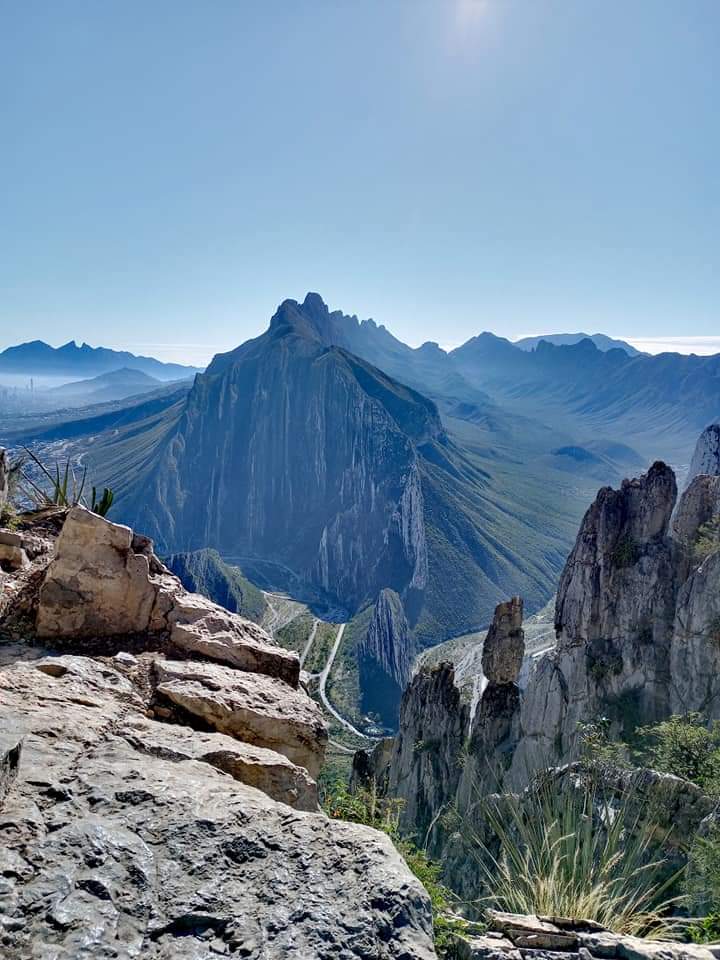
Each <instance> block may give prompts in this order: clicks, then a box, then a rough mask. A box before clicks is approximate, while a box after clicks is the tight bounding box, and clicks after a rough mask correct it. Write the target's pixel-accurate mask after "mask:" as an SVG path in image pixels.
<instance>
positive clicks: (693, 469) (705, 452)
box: [686, 423, 720, 486]
mask: <svg viewBox="0 0 720 960" xmlns="http://www.w3.org/2000/svg"><path fill="white" fill-rule="evenodd" d="M701 474H708V475H709V476H711V477H716V476H718V475H719V474H720V423H711V424H710V426H709V427H706V428H705V429H704V430H703V432H702V433H701V434H700V437H699V439H698V442H697V444H696V445H695V452H694V453H693V458H692V460H691V461H690V469H689V470H688V475H687V480H686V484H687V485H688V486H689V485H690V484H691V483H692V481H693V480H694V479H695V477H697V476H700V475H701Z"/></svg>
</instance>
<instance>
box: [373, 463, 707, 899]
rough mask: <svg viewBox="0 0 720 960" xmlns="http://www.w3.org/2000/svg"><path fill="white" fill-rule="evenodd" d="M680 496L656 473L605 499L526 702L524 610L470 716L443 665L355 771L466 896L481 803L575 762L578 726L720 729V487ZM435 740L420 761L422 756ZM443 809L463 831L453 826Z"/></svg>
mask: <svg viewBox="0 0 720 960" xmlns="http://www.w3.org/2000/svg"><path fill="white" fill-rule="evenodd" d="M676 497H677V487H676V481H675V476H674V473H673V471H672V470H671V469H670V467H668V466H667V465H665V464H664V463H659V462H658V463H655V464H653V466H652V467H651V468H650V469H649V470H648V472H647V473H646V474H644V475H642V476H641V477H638V478H636V479H633V480H626V481H624V482H623V484H622V485H621V487H620V488H619V489H611V488H609V487H605V488H603V489H601V490H600V491H599V493H598V495H597V498H596V499H595V501H594V502H593V504H592V505H591V506H590V508H589V509H588V511H587V513H586V515H585V517H584V519H583V521H582V524H581V527H580V530H579V533H578V536H577V540H576V543H575V546H574V547H573V550H572V551H571V553H570V556H569V557H568V560H567V563H566V565H565V569H564V571H563V573H562V576H561V578H560V585H559V589H558V595H557V603H556V613H555V628H556V632H557V645H556V647H555V648H554V649H553V650H551V651H549V652H548V653H545V654H544V655H542V656H541V657H539V658H538V659H537V660H536V661H535V663H534V665H533V667H532V668H531V671H530V674H529V677H528V679H527V683H526V685H525V687H524V689H523V690H522V691H520V689H519V687H518V686H517V679H518V671H519V669H520V667H519V665H520V664H521V663H522V651H523V638H522V626H521V624H522V604H521V601H520V600H519V598H516V599H514V600H512V601H508V602H506V603H504V604H500V605H499V606H498V607H497V609H496V613H495V619H494V621H493V624H492V626H491V629H490V631H489V632H488V635H487V637H486V639H485V647H484V650H483V655H482V662H483V671H484V673H485V675H486V680H487V685H486V686H485V688H484V690H483V691H482V694H481V696H480V699H479V702H478V704H477V709H476V710H475V712H474V714H473V713H472V712H471V710H470V705H469V704H465V703H463V702H462V699H461V696H460V691H459V689H458V688H457V687H456V685H455V682H454V674H453V671H452V669H451V665H450V664H444V665H442V667H441V668H437V669H436V670H435V671H433V672H431V673H424V672H419V673H418V674H416V675H415V676H414V677H413V679H412V682H411V683H410V685H409V686H408V688H407V690H406V692H405V695H404V697H403V702H402V708H401V720H400V724H401V726H400V733H399V734H398V736H397V737H396V738H395V739H394V741H386V742H383V744H381V745H379V746H378V747H377V748H376V750H375V752H374V754H373V756H372V757H371V758H370V759H369V760H367V758H366V759H365V761H364V764H363V763H360V764H359V767H362V766H363V765H364V768H365V775H366V776H367V775H369V774H372V773H375V774H376V776H378V777H379V782H380V784H381V785H382V787H383V788H384V789H386V790H387V791H388V793H389V794H390V793H391V792H392V791H394V792H393V793H392V795H393V796H399V797H400V798H402V799H407V801H408V807H407V810H406V814H405V816H406V820H405V826H406V828H407V829H409V830H412V829H414V830H415V831H416V833H417V836H418V837H421V838H423V842H425V837H426V834H427V833H428V831H430V839H429V841H428V843H429V848H430V849H432V850H433V851H434V853H435V854H436V855H437V856H439V857H440V858H441V859H442V860H443V862H444V863H445V864H446V869H447V871H448V876H449V877H451V879H452V881H453V882H454V883H455V885H456V887H457V888H458V889H459V890H461V891H462V892H464V893H467V892H469V891H471V889H472V887H473V883H475V880H474V879H473V874H472V870H471V869H470V867H469V866H468V864H469V862H470V859H471V855H470V853H469V852H468V849H467V848H466V845H465V840H464V833H463V832H464V831H468V830H470V832H472V830H473V829H478V830H479V829H480V827H481V823H480V820H478V819H477V810H478V809H479V807H478V803H477V801H478V799H479V797H481V796H484V795H487V794H490V793H494V792H497V791H507V790H513V791H515V790H519V789H523V788H524V787H525V786H527V784H528V783H529V782H530V780H531V778H532V777H533V775H534V774H535V773H536V772H537V771H539V770H541V769H546V768H555V767H560V766H561V765H564V764H567V763H570V762H572V761H574V760H575V759H577V757H578V755H579V752H580V733H581V725H582V724H583V723H587V722H595V721H597V720H598V719H599V718H606V719H607V720H608V721H609V727H610V732H611V734H612V735H613V736H615V737H618V738H620V737H628V736H630V735H631V734H632V733H633V732H634V730H635V729H636V728H637V727H638V726H642V725H644V724H648V723H652V722H655V721H657V720H660V719H664V718H667V717H669V716H670V715H671V714H673V713H676V714H686V713H689V712H693V711H700V712H702V713H703V715H704V716H706V717H707V718H708V719H709V720H712V719H719V718H720V476H709V475H707V474H700V475H698V476H697V477H696V478H695V479H694V480H693V481H692V483H691V484H690V486H689V487H687V489H686V490H685V491H684V493H683V495H682V496H681V498H680V501H679V503H678V504H677V508H675V507H676ZM426 741H430V742H431V743H432V749H431V750H428V751H427V752H425V751H423V750H421V749H419V748H418V746H417V743H418V742H419V743H425V742H426ZM413 743H415V746H414V747H413V746H412V744H413ZM360 759H361V760H362V758H360ZM450 807H452V808H453V809H454V811H455V812H456V813H457V814H458V815H459V817H460V818H461V821H462V823H463V827H462V829H453V828H452V827H451V826H447V825H446V824H445V823H444V818H443V816H442V811H443V809H449V808H450ZM480 819H481V818H480ZM476 879H477V878H476Z"/></svg>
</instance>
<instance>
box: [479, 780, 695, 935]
mask: <svg viewBox="0 0 720 960" xmlns="http://www.w3.org/2000/svg"><path fill="white" fill-rule="evenodd" d="M484 814H485V818H486V821H487V823H488V825H489V826H490V828H491V830H492V832H493V833H494V834H495V835H496V837H497V839H498V840H499V849H496V848H495V847H493V844H492V843H490V844H486V843H485V842H484V841H482V840H480V839H479V838H478V840H477V854H478V862H479V865H480V870H481V875H482V877H483V881H484V885H485V887H486V889H487V897H486V902H487V903H488V905H489V906H492V907H495V908H497V909H499V910H503V911H509V912H511V913H526V914H527V913H532V914H539V915H544V916H562V917H572V918H576V919H581V918H582V919H587V920H595V921H597V922H598V923H601V924H602V925H603V926H604V927H607V928H608V929H610V930H613V931H615V932H616V933H622V934H633V935H636V936H658V935H664V936H667V935H669V933H670V932H671V924H670V923H669V921H667V920H666V919H665V917H666V916H667V915H668V913H669V911H670V909H671V908H672V906H673V905H674V904H675V903H676V902H677V898H675V897H668V896H667V891H668V890H669V889H670V886H671V883H672V882H674V880H675V879H676V878H674V877H672V878H670V879H668V878H667V876H666V873H667V870H666V863H665V861H664V860H663V859H658V858H656V857H655V856H654V853H653V851H654V849H655V844H656V842H657V841H656V839H655V837H656V832H657V827H656V825H655V824H653V823H649V822H647V821H643V820H642V819H640V816H639V815H637V814H633V813H632V811H631V806H630V802H629V798H628V797H626V798H620V799H619V800H616V799H615V798H614V797H608V796H605V795H604V793H603V791H602V789H601V788H600V786H599V781H598V779H597V778H592V777H591V778H589V779H588V780H587V781H586V782H585V783H584V784H583V785H581V786H578V787H576V786H567V785H566V786H561V785H560V784H558V783H557V781H554V782H553V781H551V780H549V779H547V778H545V779H541V780H540V781H538V782H536V784H535V785H534V789H532V790H531V791H530V792H529V793H527V794H526V795H525V796H521V797H517V796H512V795H506V796H504V797H502V798H499V799H498V798H496V799H495V801H494V802H490V801H488V802H486V804H485V806H484Z"/></svg>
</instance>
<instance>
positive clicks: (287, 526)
mask: <svg viewBox="0 0 720 960" xmlns="http://www.w3.org/2000/svg"><path fill="white" fill-rule="evenodd" d="M351 320H352V318H347V317H345V316H344V315H343V314H339V313H338V312H330V311H329V310H328V309H327V307H326V306H325V304H324V303H323V302H322V300H321V298H320V297H319V296H317V295H316V294H309V295H308V296H307V297H306V298H305V300H304V301H303V302H302V303H297V302H295V301H292V300H288V301H285V302H284V303H283V304H282V305H281V306H280V308H279V309H278V311H277V312H276V314H275V316H274V317H273V319H272V321H271V324H270V328H269V330H268V331H267V332H266V333H265V334H263V335H262V336H261V337H258V338H257V339H255V340H252V341H249V342H248V343H245V344H243V345H242V346H241V347H239V348H238V349H237V350H234V351H232V352H231V353H228V354H222V355H219V356H217V357H216V358H215V360H214V361H213V363H212V364H211V365H210V367H209V368H208V370H207V371H206V372H205V373H204V374H202V375H199V376H198V377H197V378H196V380H195V383H194V385H193V387H192V389H191V390H190V391H189V393H188V394H186V395H183V396H182V398H181V399H178V400H177V401H176V402H175V401H174V402H172V403H171V404H169V405H168V406H167V407H166V408H165V409H156V408H155V407H153V408H152V409H149V410H148V414H147V418H146V419H145V420H144V421H143V420H142V419H138V418H139V417H142V412H141V411H139V410H138V409H136V408H133V410H132V411H130V410H129V411H128V419H127V422H123V423H122V424H121V425H120V426H119V427H118V426H114V425H112V424H113V421H112V420H110V421H108V423H107V426H106V427H105V426H100V425H98V424H94V426H95V427H98V428H99V429H97V430H96V431H95V432H93V433H92V435H91V437H90V439H89V440H88V453H87V456H88V462H89V463H90V465H91V473H92V476H93V477H102V478H103V480H102V482H103V483H105V484H108V485H111V486H112V487H113V489H114V491H115V494H116V496H115V501H114V506H113V511H114V514H115V516H117V517H119V518H120V519H123V520H125V521H127V522H129V523H130V524H131V525H133V526H135V527H137V528H138V529H143V530H147V531H149V533H150V535H151V536H152V537H153V538H154V540H155V541H156V543H157V544H158V549H159V550H160V552H161V553H162V554H163V555H175V554H191V553H193V554H194V553H195V552H196V551H198V550H204V549H206V548H210V549H214V550H216V551H217V552H218V553H219V554H220V556H221V557H222V558H223V560H224V561H226V562H230V563H232V564H238V565H239V566H240V567H241V568H242V569H243V570H245V571H246V572H247V573H248V575H249V576H252V571H253V564H255V565H256V566H255V569H257V570H260V569H262V576H263V583H266V584H270V585H271V586H272V587H273V588H278V589H289V590H290V591H291V592H293V593H295V595H298V596H301V597H303V598H304V599H306V598H309V599H316V600H320V601H323V602H325V603H329V604H330V605H332V606H333V607H335V608H338V607H339V608H342V609H344V610H345V611H346V612H347V614H348V617H352V616H353V615H355V614H358V613H361V612H363V611H366V610H367V609H368V608H370V607H371V606H374V605H375V604H376V603H377V601H378V598H379V597H380V595H381V592H382V591H383V590H389V591H391V592H392V593H394V594H395V595H397V597H398V598H399V603H400V606H401V607H402V611H403V615H404V617H405V619H406V621H407V631H408V636H409V637H410V638H411V644H410V645H409V646H408V649H407V651H405V652H404V653H402V654H401V652H400V649H399V645H398V641H397V637H400V636H403V635H404V630H405V628H404V626H402V618H401V617H400V616H394V617H393V618H392V624H393V629H392V638H394V639H392V643H391V646H388V645H387V644H386V642H385V641H386V640H387V639H388V637H391V634H390V633H387V632H386V633H385V634H384V635H383V636H384V638H383V640H382V642H380V637H381V634H382V633H383V631H382V630H378V631H376V632H375V633H374V634H373V635H372V636H371V638H370V640H369V642H367V643H365V645H364V647H363V651H362V658H363V666H362V670H363V677H364V678H365V679H366V681H367V678H368V677H370V676H372V677H373V678H375V680H376V681H377V685H375V684H374V683H373V684H370V685H368V682H366V683H365V684H364V688H363V691H362V693H363V694H364V693H366V692H370V694H372V692H373V691H372V689H371V688H372V687H374V686H376V687H377V689H378V690H380V689H383V690H387V691H388V699H387V702H386V703H384V704H379V703H378V704H377V705H378V706H381V707H382V711H381V712H383V713H385V712H388V711H389V712H388V719H389V714H390V713H394V711H396V708H397V702H398V700H399V688H398V684H399V683H401V684H404V683H405V682H406V680H407V675H406V661H407V659H408V658H409V657H411V656H412V655H413V654H414V648H415V647H418V648H422V647H424V646H427V645H428V644H430V643H434V642H437V641H438V640H439V639H445V638H447V637H449V636H453V635H455V634H457V633H461V632H465V631H467V630H471V629H477V628H478V627H479V626H481V625H483V624H485V623H487V622H488V620H489V618H490V616H491V615H492V609H493V608H494V606H495V604H496V603H497V601H498V599H499V598H500V597H501V596H503V595H505V594H506V592H511V593H519V592H522V593H523V594H524V595H526V597H529V598H530V600H529V602H531V603H532V604H533V605H534V606H535V607H539V606H541V605H542V603H543V602H544V601H545V600H546V598H547V596H548V595H549V593H550V592H551V589H552V584H553V582H554V578H555V575H556V573H557V570H558V569H559V565H560V562H561V558H562V555H563V550H564V548H563V544H564V542H565V540H564V532H563V531H562V530H560V529H559V528H560V527H562V522H561V521H560V520H558V513H557V512H555V513H553V512H552V511H551V513H550V517H549V518H548V522H547V523H546V522H545V521H544V520H543V522H542V523H541V522H540V521H539V519H538V513H537V511H536V510H535V507H534V500H533V499H532V496H531V498H530V499H529V501H528V502H527V503H526V504H525V505H524V506H520V507H518V506H517V502H518V501H517V500H516V499H515V498H513V497H511V495H510V492H509V491H508V487H507V483H506V482H505V481H504V480H503V481H502V482H501V481H498V482H497V483H495V482H494V480H493V478H492V476H491V474H490V473H489V472H488V471H487V470H486V469H485V468H484V466H483V465H481V464H480V463H479V460H478V457H477V454H476V451H475V449H471V448H470V447H469V446H465V445H464V442H462V438H460V439H457V438H451V437H449V436H448V434H447V433H446V430H445V428H444V426H443V424H442V422H441V419H440V415H439V413H438V408H437V407H436V405H435V403H434V402H432V401H431V400H429V399H427V397H425V396H423V395H421V394H419V393H417V392H416V391H415V390H414V389H411V388H410V387H408V386H404V385H403V384H402V383H400V382H398V381H396V380H394V379H392V378H391V377H390V376H388V375H387V374H386V373H384V372H382V371H381V370H379V369H378V368H376V367H373V366H371V365H370V364H369V363H368V362H367V361H366V360H363V359H360V358H359V357H358V356H356V355H354V354H352V353H350V352H349V350H348V349H347V346H346V344H350V345H351V346H355V341H356V340H357V342H358V343H360V342H361V341H362V342H365V343H366V345H367V342H370V341H369V340H368V339H367V337H365V335H364V334H363V335H362V336H360V335H359V333H358V331H357V330H356V331H355V332H356V333H358V337H355V336H354V335H352V336H351V334H352V331H353V329H355V328H356V327H357V323H355V324H354V326H353V323H351V322H350V321H351ZM375 334H377V335H378V337H377V338H376V336H375ZM375 334H373V336H372V337H371V338H370V340H372V342H373V343H375V342H376V340H378V338H379V339H382V338H380V335H379V332H378V331H377V329H375ZM407 349H409V348H407ZM426 352H427V351H426ZM443 356H445V355H443ZM442 363H443V364H444V365H445V369H446V372H447V369H448V368H447V357H445V360H444V361H442ZM56 436H57V434H53V435H52V439H55V438H56ZM45 439H51V438H50V437H45ZM516 455H517V454H516V452H515V451H514V452H513V456H514V457H515V456H516ZM492 457H493V462H496V461H497V454H496V452H493V453H492ZM513 469H514V466H513ZM511 501H512V502H511ZM523 502H524V501H523ZM526 553H527V554H528V555H527V556H525V554H526ZM383 605H384V604H381V606H383ZM395 607H396V608H397V609H398V611H399V606H398V604H395ZM385 609H386V610H387V606H386V605H385ZM386 623H390V621H389V620H387V618H386ZM378 625H379V623H378ZM398 631H399V632H398ZM348 635H350V633H349V634H348ZM403 671H405V673H404V672H403ZM379 699H380V698H379V697H378V698H376V700H378V701H379Z"/></svg>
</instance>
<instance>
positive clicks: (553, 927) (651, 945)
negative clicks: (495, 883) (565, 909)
mask: <svg viewBox="0 0 720 960" xmlns="http://www.w3.org/2000/svg"><path fill="white" fill-rule="evenodd" d="M487 920H488V929H487V931H485V932H484V933H482V934H480V935H472V934H470V935H468V936H465V937H461V938H459V939H458V945H457V953H456V955H457V958H458V960H549V958H552V960H563V958H567V960H593V958H594V957H603V958H605V960H713V956H714V954H713V952H712V951H711V950H709V949H707V948H706V947H703V946H698V945H695V944H689V943H673V942H672V941H668V940H649V939H643V938H641V937H633V936H629V935H627V934H619V933H613V932H612V931H611V930H607V929H605V928H604V927H603V926H601V925H600V924H599V923H596V922H595V921H593V920H583V919H580V918H577V919H574V920H573V919H568V918H562V917H542V916H540V917H539V916H535V914H518V913H502V912H500V911H498V910H488V911H487Z"/></svg>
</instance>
